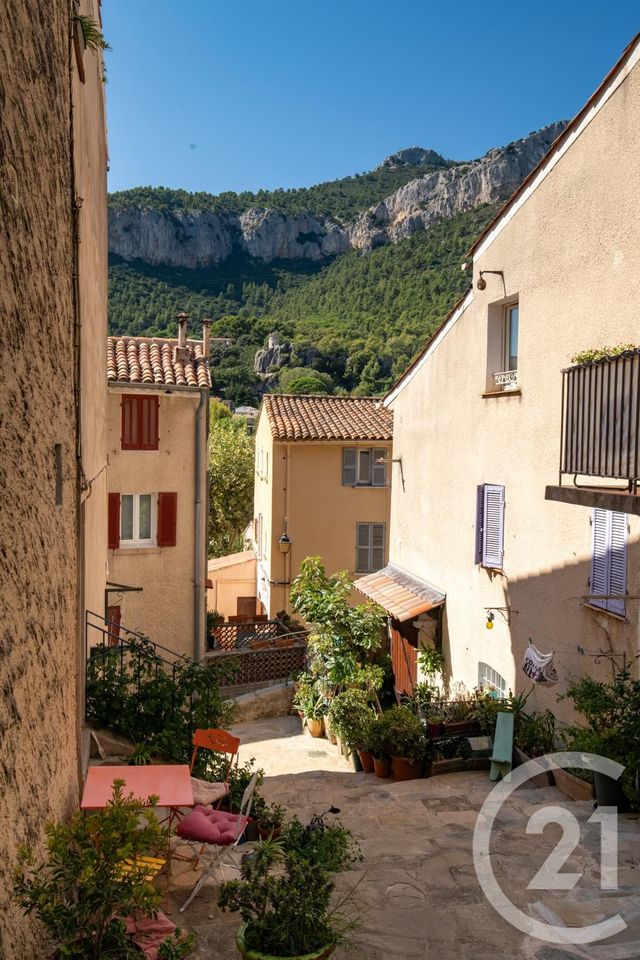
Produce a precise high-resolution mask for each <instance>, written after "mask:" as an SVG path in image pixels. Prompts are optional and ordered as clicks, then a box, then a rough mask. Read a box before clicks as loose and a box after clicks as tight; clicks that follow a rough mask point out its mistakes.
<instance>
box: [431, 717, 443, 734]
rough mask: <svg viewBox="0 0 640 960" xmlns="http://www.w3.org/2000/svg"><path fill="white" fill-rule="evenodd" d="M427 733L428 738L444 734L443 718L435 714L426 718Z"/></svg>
mask: <svg viewBox="0 0 640 960" xmlns="http://www.w3.org/2000/svg"><path fill="white" fill-rule="evenodd" d="M427 733H428V734H429V736H430V737H441V736H442V734H443V733H444V717H441V716H438V715H436V714H433V715H432V716H429V717H427Z"/></svg>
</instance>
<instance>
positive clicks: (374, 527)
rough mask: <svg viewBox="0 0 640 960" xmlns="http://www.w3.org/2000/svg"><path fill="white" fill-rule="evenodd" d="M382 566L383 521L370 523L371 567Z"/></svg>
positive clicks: (379, 567)
mask: <svg viewBox="0 0 640 960" xmlns="http://www.w3.org/2000/svg"><path fill="white" fill-rule="evenodd" d="M383 567H384V523H372V524H371V569H372V570H382V568H383Z"/></svg>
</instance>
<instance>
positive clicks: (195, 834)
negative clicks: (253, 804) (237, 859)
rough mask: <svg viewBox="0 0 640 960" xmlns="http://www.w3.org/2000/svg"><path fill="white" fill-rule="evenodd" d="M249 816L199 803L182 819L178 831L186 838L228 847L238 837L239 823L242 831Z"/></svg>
mask: <svg viewBox="0 0 640 960" xmlns="http://www.w3.org/2000/svg"><path fill="white" fill-rule="evenodd" d="M247 822H248V817H241V816H240V815H239V814H237V813H226V811H224V810H212V809H211V807H203V806H202V805H200V804H198V806H196V807H194V808H193V810H192V811H191V813H188V814H187V816H186V817H183V819H182V820H181V821H180V823H179V824H178V826H177V830H176V832H177V833H178V835H179V836H181V837H183V838H184V839H185V840H196V841H197V842H198V843H214V844H216V846H219V847H226V846H228V845H229V844H230V843H233V841H234V840H235V839H236V836H237V832H238V823H240V831H241V832H242V830H244V828H245V827H246V825H247Z"/></svg>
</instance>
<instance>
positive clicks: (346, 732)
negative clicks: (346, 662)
mask: <svg viewBox="0 0 640 960" xmlns="http://www.w3.org/2000/svg"><path fill="white" fill-rule="evenodd" d="M328 718H329V722H330V724H331V729H332V731H333V732H334V733H335V735H336V736H337V737H339V738H340V740H342V742H343V743H344V744H346V745H347V746H348V747H351V748H352V749H355V750H366V749H367V743H368V742H369V740H370V736H371V727H372V724H373V723H374V721H375V719H376V712H375V710H374V709H373V707H372V706H371V704H370V702H369V698H368V697H367V694H366V693H365V692H364V691H363V690H358V689H350V690H345V691H344V692H343V693H339V694H337V696H336V697H334V699H333V700H332V701H331V704H330V706H329V713H328Z"/></svg>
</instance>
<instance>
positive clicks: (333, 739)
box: [323, 717, 338, 744]
mask: <svg viewBox="0 0 640 960" xmlns="http://www.w3.org/2000/svg"><path fill="white" fill-rule="evenodd" d="M323 724H324V732H325V736H326V738H327V740H330V741H331V743H333V744H337V742H338V738H337V737H336V735H335V733H334V732H333V731H332V729H331V723H330V721H329V718H328V717H325V718H324V720H323Z"/></svg>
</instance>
